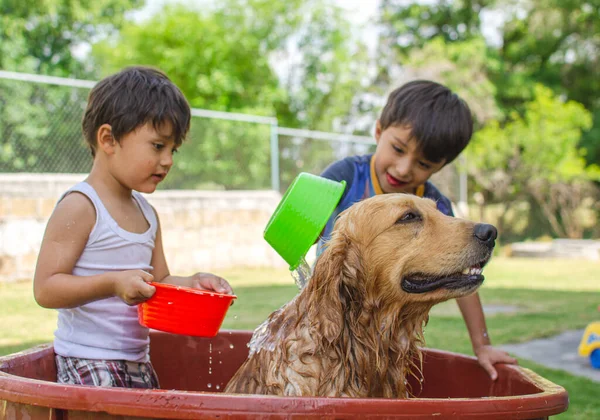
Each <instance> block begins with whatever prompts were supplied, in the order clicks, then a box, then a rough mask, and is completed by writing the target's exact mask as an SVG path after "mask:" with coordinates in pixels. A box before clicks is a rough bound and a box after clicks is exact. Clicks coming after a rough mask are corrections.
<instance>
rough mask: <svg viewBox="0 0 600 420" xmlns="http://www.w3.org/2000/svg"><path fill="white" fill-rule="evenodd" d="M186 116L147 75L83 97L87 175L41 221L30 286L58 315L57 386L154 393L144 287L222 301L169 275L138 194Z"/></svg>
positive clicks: (171, 90) (219, 288) (172, 90)
mask: <svg viewBox="0 0 600 420" xmlns="http://www.w3.org/2000/svg"><path fill="white" fill-rule="evenodd" d="M190 117H191V115H190V107H189V105H188V103H187V101H186V99H185V97H184V96H183V94H182V93H181V91H180V90H179V88H177V86H175V84H173V83H172V82H171V81H170V80H169V78H168V77H167V76H166V75H165V74H164V73H162V72H160V71H158V70H155V69H151V68H146V67H130V68H126V69H124V70H122V71H121V72H119V73H117V74H114V75H112V76H109V77H107V78H105V79H103V80H101V81H100V82H99V83H98V84H97V85H96V86H95V87H94V88H93V89H92V91H91V92H90V95H89V98H88V104H87V109H86V111H85V116H84V118H83V133H84V136H85V140H86V142H87V143H88V145H89V147H90V149H91V152H92V156H93V159H94V162H93V166H92V170H91V171H90V174H89V175H88V177H87V178H86V180H85V181H84V182H81V183H79V184H77V185H75V186H74V187H72V188H70V189H69V190H68V191H67V192H66V193H65V194H64V195H63V196H62V197H61V199H60V200H59V202H58V204H57V206H56V208H55V210H54V212H53V214H52V216H51V217H50V220H49V221H48V226H47V228H46V232H45V234H44V239H43V241H42V246H41V249H40V254H39V257H38V263H37V267H36V272H35V277H34V285H33V287H34V295H35V299H36V301H37V302H38V304H39V305H40V306H43V307H45V308H55V309H58V311H59V317H58V328H57V330H56V332H55V340H54V349H55V353H56V364H57V373H58V375H57V378H58V379H57V380H58V382H60V383H69V384H78V385H95V386H118V387H128V388H158V379H157V377H156V373H155V372H154V369H153V368H152V364H151V363H150V360H149V357H148V350H149V340H148V329H147V328H145V327H142V326H141V325H140V324H139V323H138V320H137V311H136V307H135V305H136V304H139V303H141V302H144V301H145V300H147V299H149V298H150V297H151V296H152V295H153V294H154V292H155V288H154V287H153V286H152V285H150V284H148V283H149V282H153V281H154V282H165V283H171V284H177V285H181V286H187V287H194V288H199V289H206V290H214V291H215V292H219V293H232V290H231V287H230V286H229V283H227V281H225V280H224V279H222V278H220V277H217V276H214V275H212V274H207V273H196V274H194V275H193V276H189V277H178V276H173V275H171V274H170V272H169V268H168V267H167V262H166V260H165V255H164V252H163V246H162V238H161V230H160V223H159V220H158V216H157V214H156V212H155V210H154V209H153V208H152V206H150V204H149V203H148V202H147V201H146V200H145V199H144V197H143V196H142V195H141V194H140V192H143V193H152V192H154V191H155V190H156V187H157V185H158V184H159V183H160V182H161V181H162V180H163V179H164V178H165V177H166V176H167V174H168V172H169V170H170V169H171V166H172V165H173V154H174V153H175V152H176V151H177V149H178V147H179V146H180V145H181V143H182V142H183V140H184V138H185V136H186V134H187V132H188V130H189V127H190Z"/></svg>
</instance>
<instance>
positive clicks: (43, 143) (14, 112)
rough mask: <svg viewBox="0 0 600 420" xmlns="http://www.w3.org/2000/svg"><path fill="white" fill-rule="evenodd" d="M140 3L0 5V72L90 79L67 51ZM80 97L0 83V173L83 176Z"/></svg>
mask: <svg viewBox="0 0 600 420" xmlns="http://www.w3.org/2000/svg"><path fill="white" fill-rule="evenodd" d="M141 5H142V2H141V1H140V0H99V1H94V2H89V1H86V2H74V1H61V0H45V1H34V0H0V69H2V70H12V71H22V72H30V73H39V74H44V75H52V76H69V77H91V76H92V75H93V74H94V72H93V69H91V68H88V67H87V65H86V63H85V62H83V61H80V60H78V59H77V58H76V56H75V54H74V53H73V51H75V50H76V49H77V48H78V47H79V46H81V44H82V43H85V42H89V40H90V39H93V38H96V37H102V36H106V35H108V34H110V33H112V32H114V31H116V30H118V28H119V27H120V26H121V25H122V24H123V23H124V19H125V18H124V15H125V12H126V11H128V10H131V9H132V8H134V7H138V6H141ZM86 96H87V92H86V91H85V90H81V89H69V88H62V87H55V86H50V87H48V86H46V85H39V84H31V83H22V82H11V81H7V80H1V81H0V171H1V172H40V171H47V172H83V171H86V170H88V169H89V167H90V165H91V160H90V159H89V152H88V151H87V150H86V148H85V146H84V145H83V143H82V140H81V138H82V136H81V131H80V129H79V127H78V126H79V122H80V120H81V112H82V107H83V106H84V105H85V100H86ZM74 124H75V125H76V126H77V129H76V130H72V128H73V125H74ZM84 155H85V157H86V159H73V158H74V157H76V156H79V157H81V156H84Z"/></svg>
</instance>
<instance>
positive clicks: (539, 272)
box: [483, 257, 600, 303]
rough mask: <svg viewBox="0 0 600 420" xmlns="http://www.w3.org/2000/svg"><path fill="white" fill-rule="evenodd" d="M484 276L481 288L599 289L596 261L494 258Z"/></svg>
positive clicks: (599, 267)
mask: <svg viewBox="0 0 600 420" xmlns="http://www.w3.org/2000/svg"><path fill="white" fill-rule="evenodd" d="M484 275H485V282H484V286H483V287H484V288H485V287H493V288H496V287H497V288H509V289H511V288H519V289H537V290H569V291H576V290H582V291H583V290H591V291H600V261H590V260H578V259H569V260H567V259H541V258H540V259H533V258H506V257H494V258H492V260H491V261H490V263H489V264H488V265H487V266H486V268H485V269H484ZM599 303H600V302H599Z"/></svg>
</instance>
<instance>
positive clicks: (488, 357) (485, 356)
mask: <svg viewBox="0 0 600 420" xmlns="http://www.w3.org/2000/svg"><path fill="white" fill-rule="evenodd" d="M475 355H476V356H477V361H478V362H479V364H480V365H481V367H483V368H484V369H485V370H486V372H487V373H488V374H489V375H490V378H492V381H495V380H496V379H497V378H498V372H496V369H494V365H495V364H496V363H508V364H510V365H516V364H517V359H515V358H513V357H510V356H509V354H508V353H507V352H505V351H504V350H499V349H496V348H494V347H493V346H491V345H489V344H485V345H482V346H480V347H479V348H477V349H476V350H475Z"/></svg>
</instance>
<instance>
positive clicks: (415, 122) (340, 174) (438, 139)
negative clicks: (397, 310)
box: [317, 80, 516, 380]
mask: <svg viewBox="0 0 600 420" xmlns="http://www.w3.org/2000/svg"><path fill="white" fill-rule="evenodd" d="M472 134H473V119H472V117H471V111H470V110H469V107H468V105H467V104H466V103H465V102H464V101H463V100H462V99H461V98H459V97H458V96H457V95H456V94H455V93H453V92H452V91H451V90H450V89H448V88H447V87H445V86H443V85H440V84H438V83H435V82H430V81H424V80H417V81H413V82H410V83H407V84H405V85H403V86H401V87H400V88H398V89H396V90H394V91H393V92H392V93H391V94H390V95H389V97H388V100H387V104H386V105H385V107H384V108H383V110H382V112H381V116H380V118H379V119H378V120H377V125H376V128H375V140H376V142H377V148H376V150H375V153H374V154H372V155H364V156H352V157H348V158H345V159H342V160H340V161H337V162H334V163H333V164H331V165H330V166H329V167H328V168H327V169H325V171H324V172H323V173H322V174H321V176H323V177H325V178H329V179H332V180H335V181H342V180H344V181H346V189H345V191H344V194H343V196H342V198H341V200H340V202H339V204H338V206H337V208H336V209H335V210H334V212H333V214H332V216H331V218H330V219H329V221H328V222H327V225H326V226H325V229H324V230H323V233H322V235H321V238H320V239H319V243H318V247H317V254H320V253H321V251H322V250H323V246H324V245H325V243H326V242H327V240H328V239H329V238H330V236H331V232H332V230H333V223H334V221H335V218H336V217H337V216H338V215H339V214H340V213H341V212H342V211H344V210H346V209H347V208H348V207H350V206H351V205H352V204H354V203H356V202H359V201H361V200H364V199H366V198H369V197H372V196H374V195H376V194H388V193H408V194H415V195H417V196H419V197H426V198H431V199H432V200H434V201H435V202H436V204H437V208H438V210H439V211H441V212H442V213H444V214H446V215H448V216H454V214H453V212H452V206H451V204H450V200H449V199H448V198H447V197H445V196H444V195H443V194H442V193H441V192H440V191H439V190H438V189H437V188H436V187H435V186H434V185H433V184H432V183H431V182H429V181H428V180H429V178H430V177H431V176H432V175H433V174H435V173H436V172H438V171H439V170H440V169H442V168H443V167H444V166H445V165H447V164H448V163H450V162H452V161H453V160H454V159H455V158H456V157H457V156H458V155H459V154H460V153H461V152H462V151H463V150H464V148H465V147H466V146H467V145H468V144H469V141H470V140H471V136H472ZM457 302H458V306H459V308H460V311H461V313H462V315H463V318H464V320H465V323H466V325H467V328H468V330H469V336H470V338H471V343H472V345H473V352H474V353H475V355H476V356H477V360H478V361H479V364H480V365H481V366H482V367H483V368H484V369H485V370H486V371H487V372H488V374H489V375H490V377H491V378H492V379H493V380H495V379H496V378H497V376H498V374H497V372H496V369H494V364H495V363H511V364H514V363H516V360H515V359H514V358H512V357H510V356H509V355H508V353H506V352H504V351H502V350H499V349H496V348H494V347H492V345H491V342H490V338H489V336H488V334H487V328H486V324H485V317H484V314H483V309H482V306H481V301H480V299H479V295H478V294H477V293H474V294H472V295H470V296H467V297H463V298H460V299H457Z"/></svg>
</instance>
